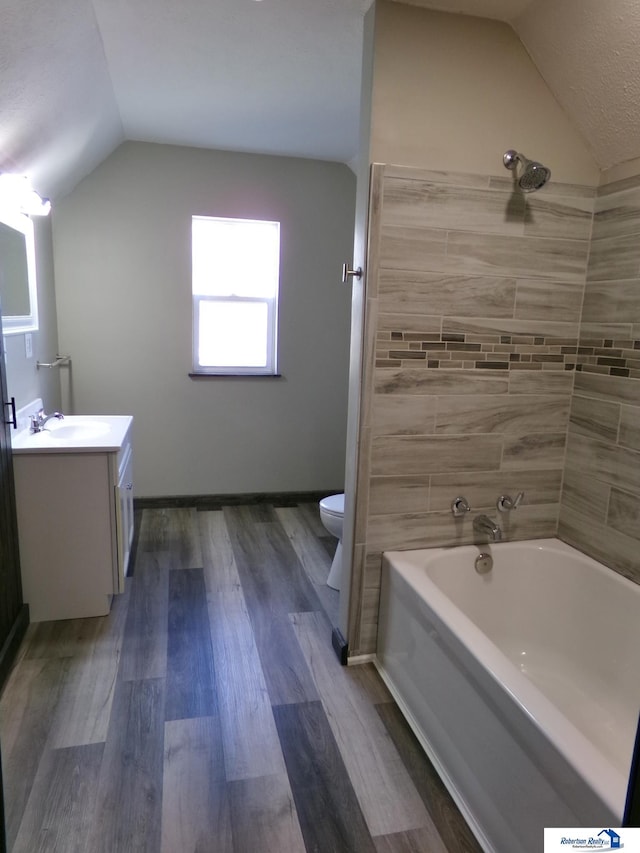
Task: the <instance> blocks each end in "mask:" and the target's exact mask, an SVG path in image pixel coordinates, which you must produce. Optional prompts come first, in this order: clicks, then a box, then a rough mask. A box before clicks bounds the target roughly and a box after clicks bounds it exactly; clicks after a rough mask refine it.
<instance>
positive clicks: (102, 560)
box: [12, 415, 134, 622]
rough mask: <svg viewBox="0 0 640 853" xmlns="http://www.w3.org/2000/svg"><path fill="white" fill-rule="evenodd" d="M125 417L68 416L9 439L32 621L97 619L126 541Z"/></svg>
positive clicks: (119, 572)
mask: <svg viewBox="0 0 640 853" xmlns="http://www.w3.org/2000/svg"><path fill="white" fill-rule="evenodd" d="M132 424H133V418H132V417H130V416H122V415H119V416H104V415H95V416H69V417H65V418H64V420H50V421H48V422H47V425H46V428H45V429H44V430H43V431H42V432H38V433H35V434H32V433H30V432H29V429H28V428H27V429H24V430H22V431H21V432H19V433H17V434H16V435H15V436H14V438H13V441H12V446H13V464H14V474H15V485H16V504H17V513H18V536H19V543H20V562H21V569H22V586H23V593H24V600H25V602H27V603H28V604H29V612H30V619H31V621H32V622H43V621H48V620H52V619H76V618H81V617H86V616H104V615H106V614H107V613H108V612H109V609H110V607H111V599H112V596H113V595H114V594H117V593H120V592H123V591H124V579H125V575H126V573H127V567H128V563H129V553H130V550H131V544H132V541H133V532H134V523H133V477H132V461H133V453H132V444H131V431H132Z"/></svg>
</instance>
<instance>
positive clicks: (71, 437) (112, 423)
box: [11, 400, 132, 453]
mask: <svg viewBox="0 0 640 853" xmlns="http://www.w3.org/2000/svg"><path fill="white" fill-rule="evenodd" d="M35 403H36V406H35V407H34V404H33V403H32V404H30V406H29V407H28V408H27V407H25V408H27V412H26V414H27V418H26V420H25V419H24V417H23V421H22V423H23V424H24V426H23V428H22V429H21V430H20V431H18V432H12V435H11V446H12V450H13V452H14V453H75V452H76V451H80V452H92V451H105V450H106V451H109V450H118V449H119V448H120V447H121V445H122V442H123V440H124V437H125V435H126V432H127V430H128V429H129V427H130V426H131V421H132V418H131V416H130V415H65V417H64V418H61V419H58V418H51V419H50V420H48V421H47V423H46V425H45V428H44V429H43V430H41V431H40V432H31V430H30V428H29V426H28V423H29V421H28V416H29V415H30V414H31V413H32V412H33V411H37V408H38V407H37V404H38V403H39V404H40V408H41V407H42V403H41V401H39V400H38V401H35ZM18 420H19V422H20V418H19V419H18Z"/></svg>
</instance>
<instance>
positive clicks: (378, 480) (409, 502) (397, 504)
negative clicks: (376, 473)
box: [369, 476, 429, 515]
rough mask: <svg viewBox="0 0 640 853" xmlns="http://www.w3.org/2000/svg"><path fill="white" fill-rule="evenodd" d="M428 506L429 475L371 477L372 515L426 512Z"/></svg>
mask: <svg viewBox="0 0 640 853" xmlns="http://www.w3.org/2000/svg"><path fill="white" fill-rule="evenodd" d="M428 506H429V477H428V476H414V477H411V476H405V477H372V478H371V486H370V493H369V511H370V512H371V514H372V515H383V514H384V513H388V512H393V513H396V512H426V510H427V509H428Z"/></svg>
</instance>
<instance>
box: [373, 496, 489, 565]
mask: <svg viewBox="0 0 640 853" xmlns="http://www.w3.org/2000/svg"><path fill="white" fill-rule="evenodd" d="M454 497H456V495H455V494H452V496H451V498H450V500H449V504H451V500H453V498H454ZM470 542H473V527H472V519H469V518H458V519H454V517H453V515H452V514H451V507H450V506H449V508H448V509H447V510H444V511H441V512H428V513H426V512H421V513H417V512H414V513H398V514H396V515H391V514H388V515H372V516H371V517H370V518H369V534H368V537H367V547H368V548H369V549H370V550H371V551H390V550H396V549H397V550H409V549H413V548H432V547H441V546H442V547H445V546H447V547H450V546H451V547H452V546H454V545H468V544H469V543H470Z"/></svg>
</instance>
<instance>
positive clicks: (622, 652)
mask: <svg viewBox="0 0 640 853" xmlns="http://www.w3.org/2000/svg"><path fill="white" fill-rule="evenodd" d="M481 550H482V551H489V552H491V553H492V556H493V559H494V566H493V569H492V570H491V571H490V572H488V573H487V574H484V575H482V574H479V573H478V572H477V571H476V570H475V567H474V561H475V558H476V557H477V556H478V554H479V553H480V551H481ZM377 666H378V669H379V670H380V673H381V675H382V676H383V678H384V680H385V681H386V683H387V685H388V686H389V688H390V689H391V691H392V693H393V695H394V697H395V698H396V700H397V701H398V703H399V705H400V707H401V708H402V710H403V711H404V713H405V716H406V717H407V719H408V720H409V722H410V723H411V725H412V727H413V729H414V731H415V733H416V735H417V736H418V738H419V739H420V741H421V743H422V745H423V747H424V748H425V750H426V752H427V754H428V755H429V757H430V758H431V759H432V761H433V762H434V764H435V766H436V768H437V769H438V771H439V773H440V775H441V776H442V778H443V781H444V782H445V784H446V785H447V787H448V788H449V791H450V792H451V794H452V796H453V797H454V799H455V800H456V802H457V803H458V805H459V807H460V809H461V810H462V812H463V814H464V815H465V817H466V818H467V820H468V822H469V824H470V825H471V827H472V829H473V830H474V832H475V834H476V836H477V838H478V840H479V841H480V843H481V845H482V846H483V848H484V849H485V850H487V851H496V853H513V851H527V852H528V853H529V851H530V853H539V851H541V850H542V845H543V828H544V827H545V826H548V827H553V826H556V827H580V826H584V827H591V826H596V825H600V824H602V825H603V826H620V824H621V822H622V814H623V810H624V803H625V796H626V788H627V782H628V775H629V767H630V763H631V755H632V750H633V742H634V736H635V731H636V725H637V722H638V711H639V709H640V586H638V585H636V584H634V583H632V582H631V581H628V580H626V579H625V578H623V577H621V576H620V575H618V574H616V573H615V572H613V571H611V570H610V569H607V568H605V567H603V566H602V565H600V564H599V563H596V562H595V561H594V560H591V559H589V558H588V557H586V556H584V555H583V554H581V553H580V552H579V551H576V550H575V549H574V548H571V547H569V546H568V545H565V544H564V543H563V542H560V541H559V540H556V539H539V540H534V541H531V542H513V543H500V544H497V545H491V546H484V547H483V548H479V547H476V546H465V547H460V548H451V549H448V548H438V549H432V550H423V551H392V552H387V553H386V554H385V555H384V557H383V568H382V594H381V604H380V622H379V635H378V651H377Z"/></svg>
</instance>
